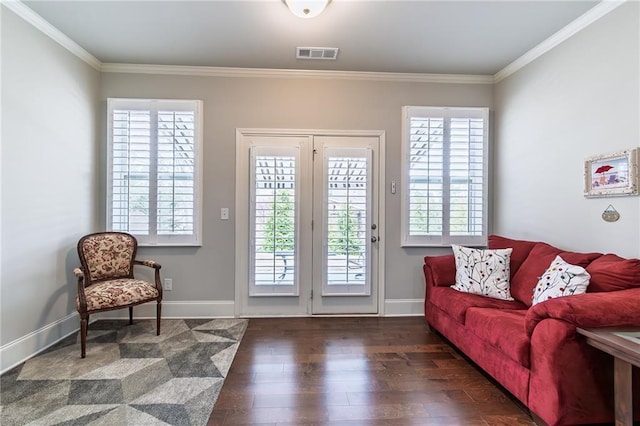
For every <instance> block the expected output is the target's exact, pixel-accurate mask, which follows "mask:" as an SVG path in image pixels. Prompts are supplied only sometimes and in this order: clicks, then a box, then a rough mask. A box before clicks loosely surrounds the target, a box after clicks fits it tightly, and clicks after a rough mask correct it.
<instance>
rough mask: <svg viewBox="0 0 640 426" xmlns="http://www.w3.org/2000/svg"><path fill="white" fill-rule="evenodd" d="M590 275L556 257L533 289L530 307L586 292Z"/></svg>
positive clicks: (582, 269)
mask: <svg viewBox="0 0 640 426" xmlns="http://www.w3.org/2000/svg"><path fill="white" fill-rule="evenodd" d="M590 279H591V275H589V273H588V272H587V271H586V270H585V269H584V268H583V267H581V266H576V265H570V264H569V263H567V262H565V261H564V259H562V258H561V257H560V256H556V258H555V259H554V261H553V262H551V265H549V267H548V268H547V270H546V271H545V272H544V274H543V275H542V276H541V277H540V280H539V281H538V284H537V285H536V288H534V289H533V300H532V302H531V306H533V305H535V304H537V303H540V302H544V301H545V300H549V299H555V298H556V297H562V296H571V295H572V294H582V293H585V292H586V291H587V286H588V285H589V280H590Z"/></svg>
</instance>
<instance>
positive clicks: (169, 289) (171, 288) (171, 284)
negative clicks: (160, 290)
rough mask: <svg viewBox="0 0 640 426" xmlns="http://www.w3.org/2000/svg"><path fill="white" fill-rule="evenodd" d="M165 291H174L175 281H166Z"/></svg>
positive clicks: (169, 279) (168, 279)
mask: <svg viewBox="0 0 640 426" xmlns="http://www.w3.org/2000/svg"><path fill="white" fill-rule="evenodd" d="M164 289H165V290H167V291H171V290H173V280H172V279H171V278H165V279H164Z"/></svg>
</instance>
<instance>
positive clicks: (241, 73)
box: [102, 63, 493, 84]
mask: <svg viewBox="0 0 640 426" xmlns="http://www.w3.org/2000/svg"><path fill="white" fill-rule="evenodd" d="M102 71H103V72H113V73H132V74H156V75H185V76H200V77H203V76H204V77H254V78H256V77H258V78H314V79H331V80H335V79H341V80H375V81H393V82H409V83H456V84H493V76H491V75H468V74H418V73H415V74H412V73H389V72H360V71H316V70H289V69H267V68H227V67H202V66H182V65H143V64H114V63H104V64H102Z"/></svg>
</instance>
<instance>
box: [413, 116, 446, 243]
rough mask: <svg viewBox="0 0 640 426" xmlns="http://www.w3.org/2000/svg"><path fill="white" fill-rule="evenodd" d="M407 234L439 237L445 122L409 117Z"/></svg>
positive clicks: (442, 202) (440, 230)
mask: <svg viewBox="0 0 640 426" xmlns="http://www.w3.org/2000/svg"><path fill="white" fill-rule="evenodd" d="M410 131H411V136H410V138H411V139H410V148H409V150H410V152H409V235H442V225H443V204H444V192H443V191H444V188H443V182H444V180H443V165H444V163H443V161H444V119H443V118H418V117H416V118H412V119H411V124H410Z"/></svg>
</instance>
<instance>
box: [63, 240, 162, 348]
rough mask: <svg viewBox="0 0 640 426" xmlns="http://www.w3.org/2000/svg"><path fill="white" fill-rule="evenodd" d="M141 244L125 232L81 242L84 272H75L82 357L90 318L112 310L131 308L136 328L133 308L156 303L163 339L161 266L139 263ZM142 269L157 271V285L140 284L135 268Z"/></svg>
mask: <svg viewBox="0 0 640 426" xmlns="http://www.w3.org/2000/svg"><path fill="white" fill-rule="evenodd" d="M137 249H138V242H137V241H136V239H135V237H133V236H132V235H129V234H127V233H124V232H98V233H95V234H90V235H86V236H84V237H82V238H81V239H80V241H79V242H78V256H79V257H80V263H81V265H82V267H81V268H75V269H74V271H73V272H74V274H75V276H76V277H77V278H78V297H77V298H76V308H77V309H78V313H79V314H80V345H81V356H82V358H84V357H85V356H86V347H87V325H88V323H89V315H91V314H94V313H96V312H102V311H109V310H113V309H121V308H129V324H133V307H134V306H135V305H139V304H141V303H146V302H150V301H153V300H155V301H157V303H158V304H157V309H156V331H157V335H160V313H161V310H162V284H161V281H160V268H161V266H160V265H159V264H157V263H156V262H154V261H153V260H136V252H137ZM134 265H143V266H148V267H150V268H153V269H154V270H155V284H151V283H148V282H146V281H142V280H137V279H135V278H134V276H133V266H134Z"/></svg>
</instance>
